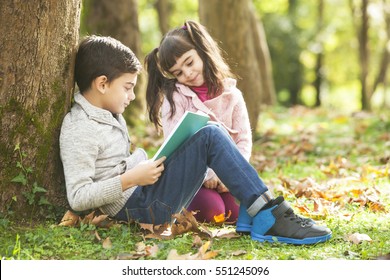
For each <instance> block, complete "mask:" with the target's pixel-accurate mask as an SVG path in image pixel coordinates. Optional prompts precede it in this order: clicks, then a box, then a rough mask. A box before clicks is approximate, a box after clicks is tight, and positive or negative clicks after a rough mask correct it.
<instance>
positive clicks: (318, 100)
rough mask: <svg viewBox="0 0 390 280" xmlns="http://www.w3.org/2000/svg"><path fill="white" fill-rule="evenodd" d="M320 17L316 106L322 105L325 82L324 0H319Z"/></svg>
mask: <svg viewBox="0 0 390 280" xmlns="http://www.w3.org/2000/svg"><path fill="white" fill-rule="evenodd" d="M317 13H318V19H317V30H316V34H317V39H316V44H317V48H316V49H317V53H316V65H315V70H314V71H315V79H314V82H313V84H314V89H315V95H316V96H315V104H314V105H315V106H316V107H319V106H321V86H322V82H323V60H324V59H323V58H324V45H323V42H322V36H321V35H322V29H323V25H324V0H318V9H317Z"/></svg>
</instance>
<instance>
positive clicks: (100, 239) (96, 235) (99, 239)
mask: <svg viewBox="0 0 390 280" xmlns="http://www.w3.org/2000/svg"><path fill="white" fill-rule="evenodd" d="M95 239H96V241H98V242H101V241H102V238H101V237H100V235H99V233H98V232H97V230H95Z"/></svg>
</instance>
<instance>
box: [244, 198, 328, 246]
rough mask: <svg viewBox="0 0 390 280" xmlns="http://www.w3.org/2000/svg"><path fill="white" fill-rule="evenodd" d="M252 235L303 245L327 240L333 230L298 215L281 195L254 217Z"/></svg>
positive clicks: (256, 237)
mask: <svg viewBox="0 0 390 280" xmlns="http://www.w3.org/2000/svg"><path fill="white" fill-rule="evenodd" d="M251 237H252V239H253V240H257V241H260V242H265V241H268V242H280V243H288V244H298V245H303V244H315V243H319V242H325V241H327V240H329V239H330V238H331V237H332V232H331V231H330V229H328V228H327V227H325V226H320V225H317V224H316V223H314V222H313V220H311V219H306V218H303V217H300V216H298V215H296V214H295V213H294V211H293V209H292V208H291V207H290V205H289V204H288V203H287V202H286V201H284V198H283V197H281V196H280V197H278V198H276V199H274V200H273V201H272V204H271V207H269V208H267V209H265V210H260V212H259V213H257V215H256V216H255V217H253V222H252V230H251Z"/></svg>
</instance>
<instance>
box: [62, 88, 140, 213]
mask: <svg viewBox="0 0 390 280" xmlns="http://www.w3.org/2000/svg"><path fill="white" fill-rule="evenodd" d="M60 153H61V159H62V163H63V166H64V174H65V183H66V191H67V197H68V201H69V204H70V206H71V208H72V209H73V210H76V211H84V210H89V209H94V208H100V209H101V211H102V212H103V213H105V214H108V215H109V216H112V217H113V216H115V215H116V214H117V213H118V212H119V210H121V209H122V207H123V206H124V205H125V203H126V201H127V200H128V198H129V197H130V196H131V194H132V193H133V192H134V190H135V188H136V187H132V188H129V189H127V190H126V191H124V192H123V191H122V185H121V181H120V175H121V174H122V173H124V172H125V171H126V170H129V169H131V168H133V167H134V166H135V165H137V164H138V163H139V162H141V161H143V160H146V159H147V155H146V152H145V151H144V150H142V149H137V150H135V151H134V152H133V153H132V154H130V138H129V135H128V131H127V127H126V121H125V120H124V118H123V116H122V115H113V114H112V113H111V112H109V111H107V110H104V109H101V108H98V107H95V106H93V105H92V104H90V103H89V102H88V101H87V100H86V99H85V98H84V96H82V95H81V94H80V93H76V94H75V103H74V105H73V106H72V109H71V111H70V112H69V113H68V114H67V115H66V116H65V118H64V121H63V123H62V127H61V134H60Z"/></svg>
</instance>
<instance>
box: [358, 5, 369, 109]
mask: <svg viewBox="0 0 390 280" xmlns="http://www.w3.org/2000/svg"><path fill="white" fill-rule="evenodd" d="M367 8H368V0H362V5H361V10H360V12H361V15H362V21H361V26H360V29H359V35H358V38H359V59H360V64H361V73H360V81H361V84H362V90H361V98H362V109H363V110H370V109H371V106H370V103H369V100H368V96H369V95H370V94H369V93H368V71H369V69H368V67H369V62H368V61H369V56H368V55H369V51H368V10H367Z"/></svg>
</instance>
